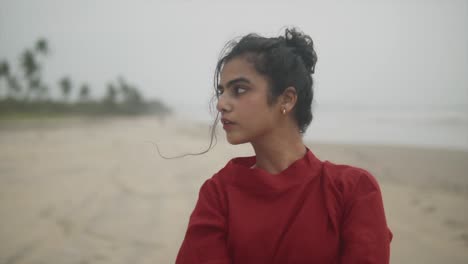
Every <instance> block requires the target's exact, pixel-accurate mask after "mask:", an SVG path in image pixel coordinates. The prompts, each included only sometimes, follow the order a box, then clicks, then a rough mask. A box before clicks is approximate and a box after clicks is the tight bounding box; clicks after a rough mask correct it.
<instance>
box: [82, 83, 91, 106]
mask: <svg viewBox="0 0 468 264" xmlns="http://www.w3.org/2000/svg"><path fill="white" fill-rule="evenodd" d="M89 96H90V90H89V85H88V84H86V83H84V84H82V85H81V88H80V101H81V102H87V101H89Z"/></svg>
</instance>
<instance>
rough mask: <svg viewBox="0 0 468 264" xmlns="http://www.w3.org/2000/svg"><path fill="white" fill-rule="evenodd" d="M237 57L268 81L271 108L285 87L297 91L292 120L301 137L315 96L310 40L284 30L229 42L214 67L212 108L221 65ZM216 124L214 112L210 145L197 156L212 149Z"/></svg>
mask: <svg viewBox="0 0 468 264" xmlns="http://www.w3.org/2000/svg"><path fill="white" fill-rule="evenodd" d="M238 57H244V58H246V59H247V60H248V61H249V62H251V63H252V64H253V65H254V67H255V69H256V70H257V72H258V73H260V74H261V75H263V76H265V77H266V78H267V80H268V83H269V86H270V87H269V93H268V104H269V105H270V106H271V105H272V104H274V103H275V102H276V100H277V99H278V96H279V95H281V94H282V93H283V92H284V90H285V89H286V88H288V87H290V86H292V87H294V88H295V89H296V93H297V102H296V104H295V106H294V108H293V111H294V118H295V120H296V122H297V125H298V127H299V130H300V133H301V134H304V133H305V131H306V129H307V127H308V126H309V125H310V123H311V122H312V100H313V97H314V91H313V87H312V86H313V78H312V74H313V73H314V71H315V64H316V63H317V54H316V53H315V50H314V45H313V41H312V38H311V37H310V36H308V35H306V34H304V33H302V32H300V31H299V30H298V29H296V28H286V30H285V32H284V35H283V36H279V37H271V38H268V37H263V36H260V35H258V34H254V33H252V34H248V35H245V36H243V37H241V38H240V39H233V40H231V41H229V42H228V43H227V44H226V45H225V46H224V48H223V50H222V51H221V54H220V57H219V60H218V63H217V64H216V69H215V73H214V82H213V83H214V96H213V98H212V100H211V104H210V106H211V107H213V105H214V102H215V101H216V100H217V98H218V90H217V88H218V84H219V80H220V74H221V71H222V69H223V67H224V65H225V64H226V63H228V62H229V61H230V60H232V59H233V58H238ZM211 109H213V108H211ZM218 121H219V112H217V113H216V117H215V120H214V123H213V125H212V126H211V129H210V130H211V140H210V146H209V147H208V149H207V150H205V151H203V152H201V153H198V154H203V153H206V152H208V151H209V150H210V149H211V148H212V146H213V138H214V139H215V140H216V125H217V123H218ZM215 144H216V143H215ZM213 147H214V146H213ZM198 154H192V155H198ZM189 155H190V154H189ZM184 156H185V155H184Z"/></svg>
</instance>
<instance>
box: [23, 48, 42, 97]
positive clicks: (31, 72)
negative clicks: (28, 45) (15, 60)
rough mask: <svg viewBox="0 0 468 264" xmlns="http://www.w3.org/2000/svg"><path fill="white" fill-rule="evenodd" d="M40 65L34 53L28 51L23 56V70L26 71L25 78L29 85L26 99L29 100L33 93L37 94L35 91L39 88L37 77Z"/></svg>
mask: <svg viewBox="0 0 468 264" xmlns="http://www.w3.org/2000/svg"><path fill="white" fill-rule="evenodd" d="M39 67H40V66H39V64H38V63H37V60H36V58H35V57H34V53H33V52H32V51H31V50H29V49H27V50H25V51H24V52H23V54H22V55H21V68H23V71H24V77H25V78H26V81H27V82H28V84H29V90H28V92H27V93H26V99H29V96H30V94H31V93H32V92H35V89H37V88H38V86H37V85H35V84H37V78H36V75H37V73H38V72H39ZM35 79H36V80H35Z"/></svg>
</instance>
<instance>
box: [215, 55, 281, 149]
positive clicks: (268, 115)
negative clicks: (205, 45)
mask: <svg viewBox="0 0 468 264" xmlns="http://www.w3.org/2000/svg"><path fill="white" fill-rule="evenodd" d="M268 94H269V84H268V81H267V79H266V78H265V77H264V76H262V75H260V74H259V73H258V72H257V71H256V70H255V68H254V65H253V64H252V63H251V62H249V61H248V60H246V58H245V57H235V58H233V59H231V60H229V61H228V62H227V63H226V64H225V65H224V67H223V69H222V71H221V74H220V82H219V86H218V102H217V105H216V108H217V110H218V111H219V112H221V114H222V118H224V119H228V120H229V121H231V122H233V124H231V125H227V126H226V125H224V126H223V127H224V129H225V131H226V138H227V141H228V142H229V143H231V144H234V145H236V144H242V143H246V142H252V141H255V140H257V139H260V138H262V136H264V135H266V134H268V133H269V132H271V131H272V130H273V129H274V128H275V125H276V124H277V120H278V118H279V117H280V115H281V111H280V108H279V106H278V105H277V104H274V105H271V106H269V105H268ZM222 120H223V119H222Z"/></svg>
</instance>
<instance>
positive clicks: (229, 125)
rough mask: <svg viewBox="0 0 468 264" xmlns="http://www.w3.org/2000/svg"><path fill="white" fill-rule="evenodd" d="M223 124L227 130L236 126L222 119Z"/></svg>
mask: <svg viewBox="0 0 468 264" xmlns="http://www.w3.org/2000/svg"><path fill="white" fill-rule="evenodd" d="M221 123H223V128H224V129H226V130H227V129H230V128H232V126H233V125H234V124H235V123H234V122H232V121H230V120H229V119H227V118H222V119H221Z"/></svg>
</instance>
